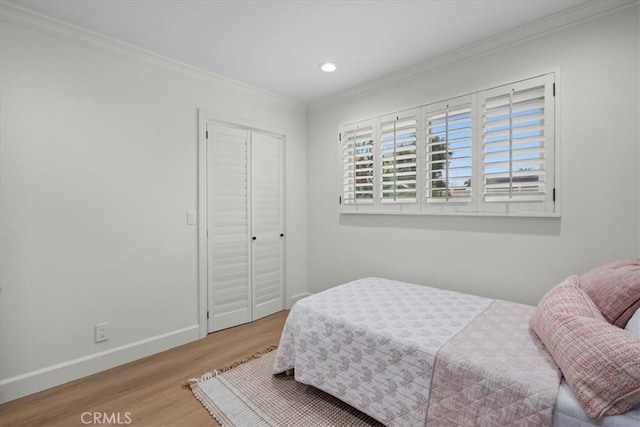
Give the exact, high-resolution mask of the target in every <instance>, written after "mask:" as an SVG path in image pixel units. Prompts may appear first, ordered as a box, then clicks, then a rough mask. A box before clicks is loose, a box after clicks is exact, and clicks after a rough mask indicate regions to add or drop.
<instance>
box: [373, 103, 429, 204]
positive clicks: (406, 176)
mask: <svg viewBox="0 0 640 427" xmlns="http://www.w3.org/2000/svg"><path fill="white" fill-rule="evenodd" d="M419 117H420V113H419V110H411V111H407V112H403V113H400V114H394V115H391V116H387V117H383V118H382V119H381V120H380V137H379V144H380V145H379V146H380V163H379V166H380V169H379V170H380V177H381V182H380V200H381V202H382V203H416V202H417V194H418V192H417V178H418V172H417V171H418V155H417V139H418V122H419Z"/></svg>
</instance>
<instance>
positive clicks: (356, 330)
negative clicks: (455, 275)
mask: <svg viewBox="0 0 640 427" xmlns="http://www.w3.org/2000/svg"><path fill="white" fill-rule="evenodd" d="M500 303H504V302H502V301H500ZM504 304H510V303H504ZM493 305H495V304H494V300H492V299H488V298H483V297H478V296H474V295H468V294H461V293H457V292H451V291H446V290H442V289H436V288H430V287H426V286H419V285H413V284H409V283H403V282H397V281H392V280H386V279H379V278H367V279H361V280H356V281H354V282H350V283H347V284H344V285H341V286H337V287H334V288H331V289H329V290H327V291H325V292H321V293H319V294H316V295H313V296H311V297H308V298H305V299H303V300H301V301H299V302H297V303H296V304H295V305H294V307H293V308H292V310H291V313H290V314H289V317H288V318H287V322H286V324H285V327H284V330H283V333H282V338H281V341H280V346H279V348H278V352H277V355H276V361H275V366H274V373H281V372H284V371H287V370H290V369H295V379H296V380H297V381H299V382H302V383H304V384H309V385H312V386H314V387H316V388H319V389H321V390H323V391H325V392H327V393H330V394H332V395H334V396H336V397H337V398H339V399H341V400H343V401H345V402H347V403H349V404H350V405H352V406H353V407H355V408H357V409H359V410H361V411H362V412H364V413H366V414H368V415H370V416H372V417H373V418H375V419H377V420H379V421H380V422H382V423H384V424H385V425H387V426H424V425H425V423H427V420H429V422H428V424H427V425H429V426H432V425H433V426H438V425H442V426H445V425H446V426H453V425H516V424H519V425H550V424H551V409H549V407H548V405H547V401H548V400H549V399H552V400H553V401H555V397H556V394H555V391H553V390H551V391H548V390H547V391H546V393H547V394H546V395H545V396H543V397H534V398H533V400H538V401H541V402H542V403H543V404H542V405H541V407H542V409H541V410H540V411H541V412H543V414H542V415H541V416H539V415H538V412H540V411H539V410H538V406H540V405H538V406H536V407H535V408H533V409H531V408H528V409H524V410H522V411H515V412H514V413H513V414H511V412H512V411H511V410H510V409H505V408H508V407H509V406H510V405H512V404H513V403H514V401H517V402H516V403H517V404H518V405H525V406H526V405H530V404H533V405H537V403H536V402H532V399H530V398H529V397H528V395H529V394H533V395H534V396H536V395H537V393H538V391H537V389H536V391H531V390H528V391H526V390H525V391H522V390H520V389H519V388H518V387H511V388H509V390H512V389H515V390H516V393H515V394H513V393H511V392H508V393H507V394H509V396H511V397H505V396H504V394H505V393H502V392H496V393H493V394H494V395H495V396H496V398H495V399H493V401H491V402H483V401H479V400H478V399H475V398H474V396H475V394H474V393H477V392H478V390H479V388H481V387H483V386H484V387H485V388H486V387H488V388H491V387H494V388H496V389H498V388H500V389H502V388H503V387H505V384H508V383H509V382H510V381H512V378H510V377H508V376H507V377H505V376H503V377H500V376H498V377H494V378H493V379H489V380H487V379H485V378H480V377H482V376H486V375H487V372H484V368H483V367H482V365H481V364H480V365H479V366H480V367H478V366H475V365H474V364H473V363H469V361H473V360H474V358H475V357H474V352H475V354H477V355H478V356H479V357H480V359H481V360H487V359H488V358H489V359H490V358H491V357H490V354H488V353H487V352H490V351H493V349H492V348H489V349H488V350H486V351H484V350H482V345H481V343H482V341H483V340H484V339H485V338H482V337H481V336H480V335H482V333H483V330H484V331H485V332H486V329H487V328H489V329H491V328H493V327H494V326H495V325H496V322H495V320H496V319H498V320H499V317H500V316H504V315H505V314H509V313H510V311H509V309H506V311H505V309H504V307H503V306H502V305H500V304H499V305H498V306H496V307H497V308H499V309H500V310H501V311H498V312H497V314H496V315H492V314H490V313H492V311H491V310H488V309H489V308H490V306H493ZM518 306H519V305H518ZM521 307H527V306H521ZM521 310H522V309H521ZM485 311H486V312H487V313H489V314H485V315H484V316H483V315H482V314H483V313H484V312H485ZM516 311H517V310H516ZM511 314H512V317H514V316H515V317H518V315H519V314H517V313H516V314H513V313H511ZM487 316H488V318H489V320H487V321H484V322H482V323H481V324H479V329H478V328H470V329H468V331H470V332H469V333H470V335H469V336H470V337H471V339H470V340H467V339H465V338H464V336H465V331H466V330H467V328H469V326H470V325H473V323H474V319H476V318H479V317H480V318H482V317H484V318H487ZM496 316H498V317H496ZM508 319H509V320H508ZM527 319H528V317H527ZM485 320H486V319H485ZM503 320H504V322H503V324H506V323H507V322H511V321H512V320H513V319H511V318H509V316H507V317H506V318H504V319H503ZM519 322H520V324H522V320H519ZM497 323H500V322H499V321H498V322H497ZM467 335H468V334H467ZM493 335H495V333H494V334H493ZM456 337H462V338H460V339H454V338H456ZM527 337H528V335H527ZM512 339H514V338H513V336H509V337H508V340H512ZM524 341H526V340H524ZM507 342H508V341H507ZM522 342H523V339H521V338H517V339H516V341H514V345H512V346H510V345H506V347H508V348H510V349H512V350H513V351H512V352H511V353H509V354H510V356H509V357H513V356H514V354H513V353H514V352H515V353H517V352H518V349H517V347H518V346H519V345H520V344H521V343H522ZM448 343H450V344H448ZM449 345H451V348H449V349H448V346H449ZM496 346H497V347H500V346H501V345H500V344H496ZM503 347H504V346H503ZM525 347H527V345H525ZM538 350H539V349H538V348H537V347H536V345H535V344H534V345H533V346H529V347H527V349H526V351H528V352H529V353H537V357H538V358H540V359H541V360H542V361H543V363H542V364H543V365H545V363H546V361H547V355H545V354H544V350H543V353H542V354H541V353H539V351H538ZM460 351H462V352H463V353H465V356H464V357H462V358H458V356H457V354H459V352H460ZM440 352H442V353H443V354H445V355H446V357H445V358H440V356H439V353H440ZM529 356H530V357H529V358H527V359H526V361H525V362H521V363H519V364H514V367H513V369H511V371H510V372H511V373H513V372H521V371H522V369H523V368H525V365H527V364H529V363H530V362H531V361H532V360H533V359H536V355H535V354H530V355H529ZM457 359H460V360H461V361H463V362H464V363H466V364H467V365H470V366H471V367H469V366H467V365H465V366H467V367H466V371H465V375H463V376H462V379H461V380H458V378H457V377H456V376H455V374H456V372H458V371H459V369H458V367H456V366H455V363H456V360H457ZM436 360H438V362H436ZM504 361H505V359H504V358H503V359H500V360H499V361H498V362H496V363H497V364H503V363H504ZM534 362H536V363H538V362H539V361H537V360H534ZM496 363H494V364H492V366H494V368H495V367H496ZM474 366H475V367H474ZM545 366H546V368H544V367H543V369H542V370H543V371H544V370H545V369H546V370H547V371H553V370H554V369H555V367H554V366H553V365H552V364H551V365H549V364H546V365H545ZM497 369H498V370H499V371H500V372H506V371H509V370H508V369H501V367H500V366H498V367H497ZM477 370H479V371H480V372H479V373H478V372H476V371H477ZM532 371H533V374H532V377H535V376H536V375H545V380H543V381H542V382H543V384H542V388H544V389H545V390H546V389H547V388H549V384H552V383H553V382H554V381H555V390H556V391H557V387H558V383H559V381H560V377H559V375H556V376H553V375H551V377H550V376H549V372H542V371H541V370H536V369H532ZM517 375H518V376H522V375H521V374H520V373H518V374H517ZM489 376H491V374H489ZM527 378H529V377H527ZM514 381H516V382H517V381H518V378H516V379H515V380H514ZM432 383H433V384H440V386H438V387H440V388H441V389H440V390H439V391H438V392H436V393H434V394H432V395H431V396H430V391H431V388H432V387H433V386H432ZM539 383H540V382H539V381H538V382H537V383H536V384H539ZM551 388H553V386H552V387H551ZM484 392H486V390H484ZM430 399H431V400H432V402H430ZM538 403H539V402H538ZM486 404H492V405H494V406H495V408H494V409H493V410H491V411H487V410H485V409H484V407H485V406H486ZM463 407H464V408H463ZM551 407H552V406H551ZM451 410H454V411H457V413H458V415H456V416H454V417H453V418H452V417H451V416H450V412H451ZM429 411H431V413H429ZM505 412H507V413H506V415H505ZM547 412H548V413H547ZM523 413H524V414H525V415H524V416H523ZM496 414H497V415H496ZM512 415H513V416H512ZM523 418H524V421H522V419H523ZM547 418H548V424H547ZM468 423H470V424H468Z"/></svg>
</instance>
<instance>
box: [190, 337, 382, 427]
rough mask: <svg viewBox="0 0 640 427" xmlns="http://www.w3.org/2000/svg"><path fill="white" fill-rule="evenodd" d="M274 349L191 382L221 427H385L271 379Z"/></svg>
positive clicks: (289, 382)
mask: <svg viewBox="0 0 640 427" xmlns="http://www.w3.org/2000/svg"><path fill="white" fill-rule="evenodd" d="M273 350H275V348H274V347H272V348H269V349H267V350H265V351H263V352H260V353H258V354H255V355H254V356H252V357H250V358H249V359H247V360H245V361H243V362H239V363H236V364H234V365H233V366H231V367H227V368H224V369H220V370H216V371H213V372H210V373H207V374H205V375H203V376H202V377H201V378H199V379H192V380H189V386H190V387H191V391H193V394H194V395H195V397H196V399H198V400H199V401H200V402H201V403H202V405H203V406H204V407H205V408H206V409H207V410H208V411H209V413H210V414H211V415H212V416H213V417H214V418H215V419H216V420H217V421H218V422H219V423H220V425H222V426H223V427H231V426H237V427H261V426H274V427H275V426H283V427H284V426H292V427H299V426H310V427H311V426H349V427H351V426H354V427H358V426H382V424H380V423H378V422H377V421H376V420H374V419H372V418H370V417H368V416H367V415H365V414H363V413H361V412H359V411H357V410H356V409H354V408H352V407H351V406H349V405H347V404H345V403H343V402H341V401H340V400H338V399H336V398H334V397H333V396H331V395H329V394H327V393H324V392H322V391H320V390H318V389H316V388H313V387H310V386H307V385H304V384H300V383H297V382H296V381H295V380H294V379H293V376H286V375H275V376H274V375H272V373H271V372H272V369H273V362H274V359H275V351H273Z"/></svg>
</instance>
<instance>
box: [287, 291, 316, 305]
mask: <svg viewBox="0 0 640 427" xmlns="http://www.w3.org/2000/svg"><path fill="white" fill-rule="evenodd" d="M311 295H312V294H311V293H310V292H302V293H300V294H295V295H292V296H291V300H290V301H289V307H288V308H291V307H292V306H293V304H295V303H296V302H298V301H300V300H301V299H302V298H306V297H310V296H311Z"/></svg>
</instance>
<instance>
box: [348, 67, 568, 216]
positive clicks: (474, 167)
mask: <svg viewBox="0 0 640 427" xmlns="http://www.w3.org/2000/svg"><path fill="white" fill-rule="evenodd" d="M554 105H555V73H549V74H546V75H543V76H540V77H535V78H531V79H527V80H523V81H519V82H516V83H512V84H508V85H504V86H500V87H496V88H492V89H488V90H484V91H479V92H476V93H472V94H469V95H465V96H462V97H458V98H452V99H449V100H445V101H441V102H437V103H432V104H428V105H425V106H423V107H421V108H418V109H413V110H407V111H403V112H400V113H394V114H389V115H386V116H382V117H379V118H376V119H373V120H368V121H363V122H359V123H354V124H350V125H346V126H343V127H342V128H341V129H340V144H341V149H342V166H343V168H342V171H343V177H342V185H343V188H342V195H341V198H340V201H341V203H342V212H372V213H403V212H414V213H424V214H430V213H433V214H450V213H467V214H474V213H475V214H494V215H550V214H556V213H557V211H556V208H555V173H556V170H555V169H556V162H555V150H556V148H555V120H554V118H555V108H554Z"/></svg>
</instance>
